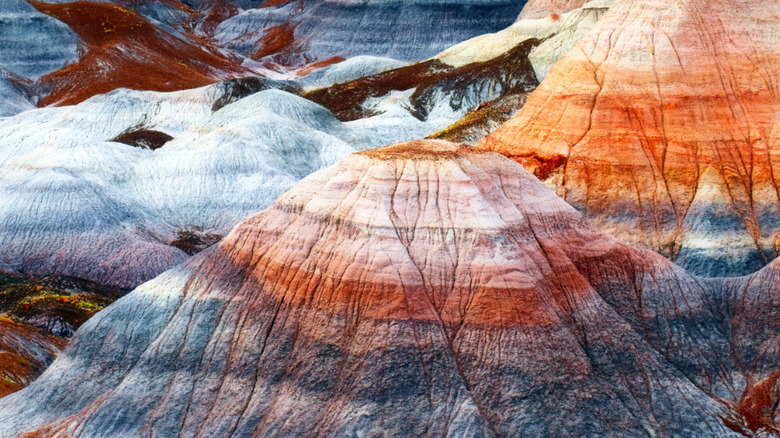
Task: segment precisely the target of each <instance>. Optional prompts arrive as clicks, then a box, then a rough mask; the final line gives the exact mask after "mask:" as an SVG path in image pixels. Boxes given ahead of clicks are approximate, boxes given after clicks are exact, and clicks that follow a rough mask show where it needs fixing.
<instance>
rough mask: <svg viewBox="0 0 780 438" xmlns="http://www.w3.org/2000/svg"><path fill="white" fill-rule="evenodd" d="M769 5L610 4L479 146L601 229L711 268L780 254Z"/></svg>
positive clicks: (752, 264)
mask: <svg viewBox="0 0 780 438" xmlns="http://www.w3.org/2000/svg"><path fill="white" fill-rule="evenodd" d="M778 22H780V7H779V6H778V5H777V4H775V3H769V4H768V3H766V2H759V1H756V0H740V1H737V2H732V1H728V2H727V1H714V2H713V1H706V2H705V1H700V0H683V1H676V0H675V1H672V0H632V1H624V2H618V3H616V4H615V5H613V6H612V8H611V9H610V11H609V12H608V13H607V15H605V16H604V18H603V19H602V20H601V21H599V23H598V24H597V25H596V27H595V28H594V29H593V30H592V31H591V32H590V33H589V34H588V35H587V36H586V37H585V38H584V39H583V40H582V41H580V43H579V44H578V45H577V47H576V48H575V49H574V50H573V51H571V52H570V53H569V54H568V55H567V56H566V57H565V58H564V59H563V60H562V61H561V62H560V63H558V64H557V65H556V66H555V67H554V68H553V69H552V70H551V72H550V74H549V76H548V77H547V79H546V80H545V81H544V82H543V84H542V85H541V86H540V87H539V88H538V89H537V91H536V92H535V93H534V94H533V95H532V96H531V97H530V98H529V100H528V102H527V104H526V105H525V106H524V108H523V109H522V110H521V112H520V113H519V114H518V115H517V116H516V117H515V118H513V119H512V120H510V121H509V122H507V123H506V124H505V125H504V126H503V127H502V128H500V129H498V130H497V131H495V132H494V133H492V134H490V135H488V136H487V137H486V138H485V139H484V140H482V142H481V143H480V144H481V146H482V147H484V148H487V149H490V150H495V151H498V152H501V153H503V154H505V155H507V156H509V157H511V158H513V159H515V160H517V161H518V162H520V163H522V164H524V165H525V166H526V168H528V169H530V170H532V171H534V172H535V173H536V174H537V175H538V176H540V177H542V178H544V179H545V180H546V181H547V183H548V184H549V185H550V186H553V187H555V188H556V189H557V190H558V193H559V194H560V195H562V196H563V197H565V199H566V200H567V201H568V202H570V203H571V204H572V205H574V206H575V207H577V208H578V209H579V210H581V211H583V212H584V213H585V215H586V216H588V217H590V218H592V219H593V220H594V222H595V223H596V224H597V225H598V226H599V228H600V229H601V230H603V231H606V232H609V233H611V234H613V235H616V236H618V237H620V238H621V239H623V240H625V241H627V242H629V243H633V244H637V245H640V246H644V247H647V248H651V249H654V250H656V251H658V252H660V253H661V254H664V255H667V256H669V257H671V258H672V260H674V261H676V262H677V263H679V264H680V265H682V266H684V267H686V268H689V269H691V270H692V271H694V272H696V273H700V274H703V275H708V276H724V275H734V274H746V273H750V272H753V271H755V270H757V269H759V268H760V267H762V266H764V265H765V264H766V263H768V261H770V260H772V259H774V258H775V257H776V256H777V254H778V245H777V236H778V231H779V230H780V223H779V222H778V217H780V216H779V215H778V214H777V211H778V207H780V202H779V201H778V199H780V198H779V197H778V189H777V175H778V170H779V169H777V163H778V158H777V152H776V150H777V128H776V126H777V121H778V118H777V108H778V107H779V104H780V101H779V99H780V95H778V92H777V90H778V87H777V86H778V77H780V70H779V69H780V41H778V38H777V32H776V29H777V23H778Z"/></svg>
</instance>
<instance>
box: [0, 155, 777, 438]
mask: <svg viewBox="0 0 780 438" xmlns="http://www.w3.org/2000/svg"><path fill="white" fill-rule="evenodd" d="M773 269H774V268H768V269H767V271H765V272H763V273H762V274H761V275H765V276H769V277H771V276H772V275H774V274H773V272H774V271H773ZM760 278H761V277H760V276H759V277H756V278H755V279H754V281H749V280H750V279H740V280H734V281H733V282H726V281H702V280H697V279H695V278H693V277H691V276H690V275H688V274H687V273H686V272H685V271H683V270H681V269H679V268H677V267H675V266H674V265H673V264H671V263H670V262H669V261H668V260H666V259H664V258H663V257H661V256H660V255H658V254H655V253H653V252H650V251H644V250H637V249H633V248H631V247H629V246H627V245H625V244H622V243H620V242H618V241H617V240H615V239H613V238H610V237H607V236H606V235H603V234H600V233H598V232H595V231H593V230H592V229H591V228H590V227H589V226H588V225H587V223H586V222H585V220H584V219H583V217H582V216H581V215H580V214H579V213H577V212H576V211H575V210H574V209H573V208H571V207H569V206H568V205H567V204H566V203H564V202H563V201H562V200H560V199H559V198H557V197H556V196H555V195H554V194H553V193H552V192H551V191H549V190H548V189H546V188H545V187H544V186H543V185H542V184H541V183H539V182H538V181H536V179H535V178H534V177H533V176H532V175H531V174H529V173H528V172H526V171H525V170H523V169H522V168H521V167H520V166H519V165H517V164H516V163H514V162H512V161H510V160H507V159H505V158H504V157H502V156H500V155H498V154H494V153H490V152H482V151H478V150H474V149H471V148H466V147H462V146H457V145H454V144H452V143H447V142H415V143H410V144H402V145H398V146H394V147H389V148H384V149H379V150H375V151H369V152H364V153H361V154H355V155H352V156H351V157H349V158H348V159H346V160H345V161H343V162H342V163H341V164H339V165H337V166H334V167H333V168H330V169H327V170H324V171H321V172H319V173H317V174H315V175H312V176H310V177H309V178H307V179H305V180H304V181H302V182H301V183H300V185H299V186H298V187H296V188H295V189H294V190H292V191H290V192H288V193H287V194H285V195H284V196H282V197H281V198H280V199H279V200H278V201H277V202H276V203H275V204H273V206H271V207H270V208H269V209H267V210H265V211H263V212H261V213H259V214H258V215H256V216H254V217H253V218H251V219H249V220H247V221H245V222H243V223H242V224H240V225H239V226H237V227H236V228H235V229H233V231H232V232H231V233H230V235H229V236H228V237H227V238H226V239H225V240H223V241H222V242H221V243H220V244H219V245H217V246H215V247H212V248H210V249H208V250H206V251H205V252H203V253H201V254H200V255H198V256H196V257H195V258H193V259H191V260H190V261H189V262H188V263H187V264H185V265H182V266H180V267H177V268H175V269H173V270H171V271H169V272H167V273H165V274H163V275H162V276H160V277H158V278H156V279H155V280H154V281H151V282H149V283H147V284H145V285H144V286H142V287H140V288H138V289H137V290H135V291H134V292H133V293H131V294H130V295H128V296H126V297H125V298H123V299H121V300H120V301H118V302H117V303H115V304H114V305H112V306H111V307H109V308H108V309H106V310H105V311H104V312H101V313H100V314H98V315H97V316H96V317H95V318H93V319H92V320H90V321H89V322H88V323H87V324H86V325H85V326H83V327H82V329H81V330H80V331H79V332H78V333H77V335H76V337H75V338H74V340H73V342H72V343H71V345H70V346H69V347H68V349H67V350H66V352H65V353H64V355H63V356H62V357H61V358H60V359H58V360H57V361H55V363H54V364H53V365H52V366H51V367H50V368H49V369H48V370H47V372H46V373H45V374H44V375H43V376H42V377H41V378H40V379H39V380H37V381H36V382H34V383H33V385H32V386H31V387H30V388H28V389H27V390H24V391H22V392H20V393H18V394H15V395H11V396H10V397H7V398H5V399H3V400H0V436H8V437H11V436H17V435H20V434H23V433H25V432H28V433H29V434H30V435H27V436H40V435H44V436H62V437H92V436H95V437H97V436H106V435H111V436H136V435H139V434H142V433H143V434H146V435H149V436H175V435H186V436H203V437H206V436H209V437H211V436H224V437H231V436H235V437H246V436H353V435H359V436H360V435H366V436H372V434H381V433H384V434H390V435H393V436H470V437H471V436H518V435H522V436H532V437H533V436H539V437H548V436H561V437H569V436H571V437H576V436H585V435H602V436H603V435H612V436H676V437H687V436H697V437H699V436H701V437H739V436H743V435H741V434H740V433H738V432H735V430H742V429H740V428H743V429H744V431H746V432H745V433H752V432H751V430H750V428H749V427H748V426H746V425H747V424H748V423H749V422H748V420H747V419H746V416H745V415H742V414H740V411H739V409H738V408H739V406H742V405H744V406H763V405H762V404H761V403H751V402H744V400H742V399H741V398H742V397H741V396H742V393H743V390H744V388H746V387H747V388H749V390H748V391H746V392H750V391H751V390H753V389H756V388H758V389H756V390H754V391H753V392H752V393H756V394H758V395H762V394H764V393H763V392H761V391H760V389H761V388H763V387H766V386H771V385H766V384H764V385H763V386H761V385H758V386H753V383H754V382H756V381H758V379H761V378H762V377H763V376H764V375H766V373H769V372H771V371H772V370H776V369H777V367H778V361H777V359H778V358H777V357H776V355H775V354H774V352H775V351H777V350H776V349H774V348H773V347H772V346H773V342H774V341H773V339H775V338H776V333H775V332H776V330H775V326H776V324H775V323H774V320H772V322H769V320H770V319H771V318H776V310H774V309H775V307H774V306H772V305H768V304H769V303H774V301H773V300H774V299H775V298H774V297H775V296H776V294H775V293H774V292H775V291H774V290H773V288H767V287H764V286H766V285H769V284H771V283H769V282H771V281H772V279H771V278H767V279H766V281H759V279H760ZM748 285H749V286H748ZM746 288H747V289H746ZM746 291H747V292H748V294H747V295H744V292H746ZM746 297H747V301H753V303H746ZM752 306H755V307H756V308H759V309H761V316H762V318H764V319H765V320H766V321H767V322H769V323H768V324H766V325H764V326H762V331H760V334H759V335H756V333H758V332H756V331H754V330H753V327H752V326H750V324H752V323H747V324H748V326H746V325H744V323H745V320H744V318H745V315H747V314H748V312H751V311H752ZM740 322H743V325H742V326H740V325H739V324H740ZM762 337H763V338H762ZM761 339H766V342H764V343H762V342H761ZM759 345H761V346H762V347H761V348H756V346H759ZM754 359H755V360H754ZM743 361H750V364H752V365H747V364H748V362H743ZM760 398H761V397H753V398H752V399H751V398H750V397H747V399H750V400H758V399H760ZM743 402H744V403H743ZM740 403H742V404H741V405H740ZM743 410H744V409H743ZM770 416H771V415H770ZM721 417H724V418H726V419H727V421H724V420H723V419H722V418H721ZM36 434H37V435H36Z"/></svg>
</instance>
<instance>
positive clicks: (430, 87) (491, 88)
mask: <svg viewBox="0 0 780 438" xmlns="http://www.w3.org/2000/svg"><path fill="white" fill-rule="evenodd" d="M539 43H540V41H539V40H537V39H528V40H525V41H523V42H521V43H520V44H518V45H517V46H515V47H512V48H511V49H509V50H508V51H506V52H505V53H501V54H499V55H497V56H496V57H494V58H490V59H486V60H482V61H477V62H472V63H468V64H464V65H462V66H460V67H453V66H451V65H448V64H446V63H444V62H441V61H439V60H437V59H430V60H427V61H424V62H420V63H415V64H412V65H408V66H404V67H400V68H396V69H392V70H389V71H384V72H381V73H378V74H375V75H371V76H366V77H362V78H359V79H355V80H352V81H348V82H345V83H341V84H334V85H332V86H330V87H326V88H320V89H316V90H312V91H309V92H306V93H305V94H303V96H304V97H306V98H308V99H310V100H312V101H314V102H317V103H320V104H322V105H324V106H325V107H327V108H328V109H330V110H331V111H332V112H333V113H334V115H336V117H338V118H339V119H340V120H344V121H350V120H356V119H360V118H365V117H369V116H371V115H374V114H381V113H384V112H387V111H388V107H389V106H391V105H395V106H396V107H400V108H398V109H405V110H406V111H408V112H409V113H410V114H413V115H414V116H415V117H416V118H418V119H419V120H420V121H427V122H429V123H430V124H432V125H433V126H436V127H437V128H442V127H446V126H447V124H449V123H452V122H453V121H455V120H458V119H459V118H460V117H461V116H462V115H464V114H465V112H466V111H467V110H469V109H472V108H474V107H476V106H478V105H479V104H481V103H483V102H486V101H489V100H493V99H496V98H499V97H503V96H507V95H514V94H523V93H527V92H528V91H530V90H532V89H534V88H535V87H536V86H537V85H538V82H537V81H536V76H535V74H534V71H533V68H532V67H531V64H530V62H529V61H528V52H530V51H531V50H532V49H533V48H534V47H535V46H537V45H538V44H539ZM401 99H403V100H401ZM399 101H400V102H399Z"/></svg>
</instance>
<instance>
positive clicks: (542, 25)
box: [434, 0, 612, 81]
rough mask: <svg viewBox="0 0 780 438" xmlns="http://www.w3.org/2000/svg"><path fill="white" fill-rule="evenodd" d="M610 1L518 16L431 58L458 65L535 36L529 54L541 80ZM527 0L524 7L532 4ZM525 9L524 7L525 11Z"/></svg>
mask: <svg viewBox="0 0 780 438" xmlns="http://www.w3.org/2000/svg"><path fill="white" fill-rule="evenodd" d="M610 5H612V0H592V1H589V2H587V3H584V4H582V5H581V7H578V8H576V9H573V10H571V11H568V12H562V11H560V12H561V13H559V14H553V15H548V16H544V17H541V18H529V17H524V16H522V15H521V17H520V18H519V19H518V20H517V21H516V22H515V23H514V24H512V25H511V26H509V27H507V28H506V29H503V30H501V31H499V32H496V33H492V34H491V33H488V34H484V35H480V36H477V37H475V38H472V39H470V40H468V41H464V42H462V43H460V44H456V45H455V46H453V47H450V48H449V49H447V50H445V51H443V52H441V53H439V54H438V55H436V56H435V57H434V58H435V59H439V60H441V61H443V62H445V63H447V64H450V65H454V66H461V65H464V64H468V63H473V62H478V61H484V60H486V59H490V58H494V57H496V56H499V55H500V54H503V53H505V52H507V51H508V50H510V49H511V48H512V47H515V46H517V45H518V44H521V43H522V42H524V41H528V40H531V39H538V40H540V41H541V43H540V44H538V45H536V46H535V47H534V48H533V49H532V50H531V51H530V53H529V54H528V59H529V60H530V61H531V65H533V68H534V71H535V72H536V77H537V79H539V80H540V81H541V80H543V79H544V78H545V77H546V76H547V73H548V72H549V71H550V68H551V67H552V66H553V65H554V64H555V63H556V62H558V60H559V59H561V58H562V57H563V56H564V55H566V54H567V53H568V52H569V51H570V50H571V49H573V48H574V46H575V44H577V42H579V41H580V39H582V37H583V36H584V35H585V34H587V33H588V32H589V31H590V30H591V29H592V28H593V26H595V25H596V23H597V22H598V21H599V19H600V18H601V17H602V16H603V15H604V14H605V13H606V12H607V10H609V7H610ZM532 6H533V5H532V4H531V3H529V4H528V5H527V6H526V9H527V8H528V7H532ZM526 9H523V11H525V10H526Z"/></svg>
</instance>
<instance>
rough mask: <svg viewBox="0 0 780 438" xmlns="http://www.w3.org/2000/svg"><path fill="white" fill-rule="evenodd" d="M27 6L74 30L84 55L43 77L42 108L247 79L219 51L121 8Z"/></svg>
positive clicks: (85, 4) (87, 4)
mask: <svg viewBox="0 0 780 438" xmlns="http://www.w3.org/2000/svg"><path fill="white" fill-rule="evenodd" d="M29 2H30V3H31V4H32V5H33V6H35V8H36V9H38V10H39V11H41V12H43V13H45V14H47V15H50V16H52V17H54V18H57V19H58V20H60V21H63V22H64V23H65V24H67V25H68V26H70V28H71V29H73V31H74V32H76V34H77V35H78V36H79V37H80V39H81V44H82V48H81V50H82V51H83V55H82V56H81V57H80V59H79V60H78V61H77V62H75V63H73V64H71V65H68V66H66V67H64V68H63V69H61V70H58V71H56V72H54V73H51V74H49V75H46V76H44V77H42V78H41V80H40V82H39V86H40V88H41V89H42V90H43V91H44V97H43V98H42V100H41V101H40V102H39V105H49V104H57V105H68V104H75V103H78V102H81V101H83V100H85V99H87V98H89V97H91V96H93V95H95V94H101V93H106V92H108V91H111V90H114V89H116V88H132V89H138V90H156V91H174V90H181V89H187V88H194V87H198V86H202V85H207V84H210V83H213V82H215V81H218V80H220V79H228V78H232V77H237V76H240V75H248V74H249V72H248V71H247V70H246V69H244V68H243V67H241V66H240V63H239V62H237V61H236V60H234V59H230V58H228V57H227V56H225V55H224V54H222V53H221V52H219V51H217V50H216V49H210V48H209V47H208V46H205V47H199V46H198V45H196V44H194V43H192V42H187V41H184V40H182V39H180V38H178V37H176V36H174V35H172V34H170V33H167V32H165V31H163V30H160V29H159V28H156V27H155V26H153V25H152V24H150V23H149V22H148V21H146V19H144V18H143V17H141V16H140V15H138V14H136V13H135V12H133V11H131V10H129V9H125V8H123V7H121V6H117V5H114V4H110V3H95V2H87V1H77V2H73V3H60V4H51V3H44V2H40V1H36V0H29Z"/></svg>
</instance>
